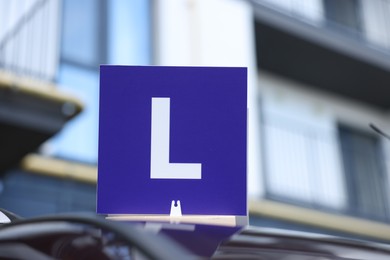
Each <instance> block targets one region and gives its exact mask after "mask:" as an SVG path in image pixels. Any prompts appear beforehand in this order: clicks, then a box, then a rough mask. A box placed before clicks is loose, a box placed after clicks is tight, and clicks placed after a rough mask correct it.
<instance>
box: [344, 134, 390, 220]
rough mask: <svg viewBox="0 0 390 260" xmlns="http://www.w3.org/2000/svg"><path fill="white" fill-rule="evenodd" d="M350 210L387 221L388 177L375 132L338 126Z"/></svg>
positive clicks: (350, 211) (362, 215)
mask: <svg viewBox="0 0 390 260" xmlns="http://www.w3.org/2000/svg"><path fill="white" fill-rule="evenodd" d="M339 136H340V145H341V153H342V159H343V163H344V173H345V183H346V189H347V197H348V209H347V211H348V213H350V214H352V215H356V216H361V217H366V218H371V219H375V220H381V221H388V220H389V219H390V218H389V200H388V179H387V174H386V169H385V165H384V158H383V151H382V147H381V144H380V139H379V137H377V136H376V135H375V134H371V133H366V132H363V131H359V130H356V129H353V128H350V127H347V126H340V127H339Z"/></svg>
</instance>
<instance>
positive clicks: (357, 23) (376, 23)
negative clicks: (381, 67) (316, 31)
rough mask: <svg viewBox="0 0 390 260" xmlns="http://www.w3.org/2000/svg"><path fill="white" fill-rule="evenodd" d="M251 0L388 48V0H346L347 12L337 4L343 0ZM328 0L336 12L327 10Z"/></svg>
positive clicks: (256, 4)
mask: <svg viewBox="0 0 390 260" xmlns="http://www.w3.org/2000/svg"><path fill="white" fill-rule="evenodd" d="M251 2H253V3H254V5H255V7H256V6H262V7H266V8H269V9H272V10H273V11H275V12H278V13H280V14H283V15H287V16H289V17H291V18H294V19H296V20H299V21H302V22H304V23H306V24H310V25H312V26H315V27H318V28H321V29H324V30H331V31H333V32H338V33H339V34H340V35H344V36H346V37H349V38H353V39H355V40H357V41H359V42H361V43H362V44H364V45H366V46H368V47H370V48H373V49H376V50H378V51H382V52H386V53H389V52H390V30H389V26H388V25H389V24H390V0H372V1H349V2H348V3H349V4H348V5H344V8H345V10H347V11H348V14H343V13H342V9H341V8H339V7H340V6H338V4H342V3H346V2H347V1H329V2H328V4H326V3H327V0H312V1H306V0H286V1H274V0H251ZM329 3H330V4H333V5H334V6H333V7H332V9H334V10H333V11H334V13H336V14H334V15H333V14H332V10H329V6H330V4H329ZM327 6H328V8H327ZM327 9H328V10H327ZM334 16H336V19H334V18H335V17H334ZM337 16H339V17H348V18H345V19H344V20H345V21H340V20H337ZM351 17H353V19H352V18H351ZM348 19H349V20H348ZM341 20H343V19H341Z"/></svg>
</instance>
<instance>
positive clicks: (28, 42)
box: [0, 0, 59, 81]
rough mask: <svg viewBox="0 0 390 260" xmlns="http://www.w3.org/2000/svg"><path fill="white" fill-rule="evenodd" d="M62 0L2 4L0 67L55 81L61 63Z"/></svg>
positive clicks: (16, 72) (36, 0) (0, 7)
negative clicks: (59, 58)
mask: <svg viewBox="0 0 390 260" xmlns="http://www.w3.org/2000/svg"><path fill="white" fill-rule="evenodd" d="M58 8H59V0H54V1H48V0H34V1H30V0H29V1H23V0H20V1H2V2H1V3H0V24H1V26H0V69H2V70H6V71H10V72H12V73H15V74H17V75H18V76H26V77H30V78H35V79H40V80H44V81H54V80H55V77H56V71H57V63H58V45H59V44H58V31H59V30H58V27H59V22H58Z"/></svg>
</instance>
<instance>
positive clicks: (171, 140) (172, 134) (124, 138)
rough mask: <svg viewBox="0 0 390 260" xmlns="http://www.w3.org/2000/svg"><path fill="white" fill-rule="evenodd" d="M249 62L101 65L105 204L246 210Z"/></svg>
mask: <svg viewBox="0 0 390 260" xmlns="http://www.w3.org/2000/svg"><path fill="white" fill-rule="evenodd" d="M246 102H247V70H246V68H226V67H223V68H222V67H157V66H150V67H149V66H108V65H104V66H101V69H100V111H99V113H100V115H99V162H98V192H97V211H98V213H102V214H169V211H170V206H171V201H172V200H180V202H181V209H182V213H183V214H184V215H187V214H200V215H246V213H247V202H246V127H247V117H246V116H247V103H246Z"/></svg>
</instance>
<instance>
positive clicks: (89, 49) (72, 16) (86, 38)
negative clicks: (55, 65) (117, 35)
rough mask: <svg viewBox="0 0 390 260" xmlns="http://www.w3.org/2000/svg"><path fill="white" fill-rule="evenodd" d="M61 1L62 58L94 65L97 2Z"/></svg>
mask: <svg viewBox="0 0 390 260" xmlns="http://www.w3.org/2000/svg"><path fill="white" fill-rule="evenodd" d="M99 2H100V1H96V0H65V1H63V14H62V15H63V28H62V44H63V45H62V51H61V55H62V58H64V59H66V60H71V61H76V62H81V63H84V64H86V65H95V64H97V62H98V56H97V53H98V38H99V37H98V29H99V26H98V11H99V8H98V3H99Z"/></svg>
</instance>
